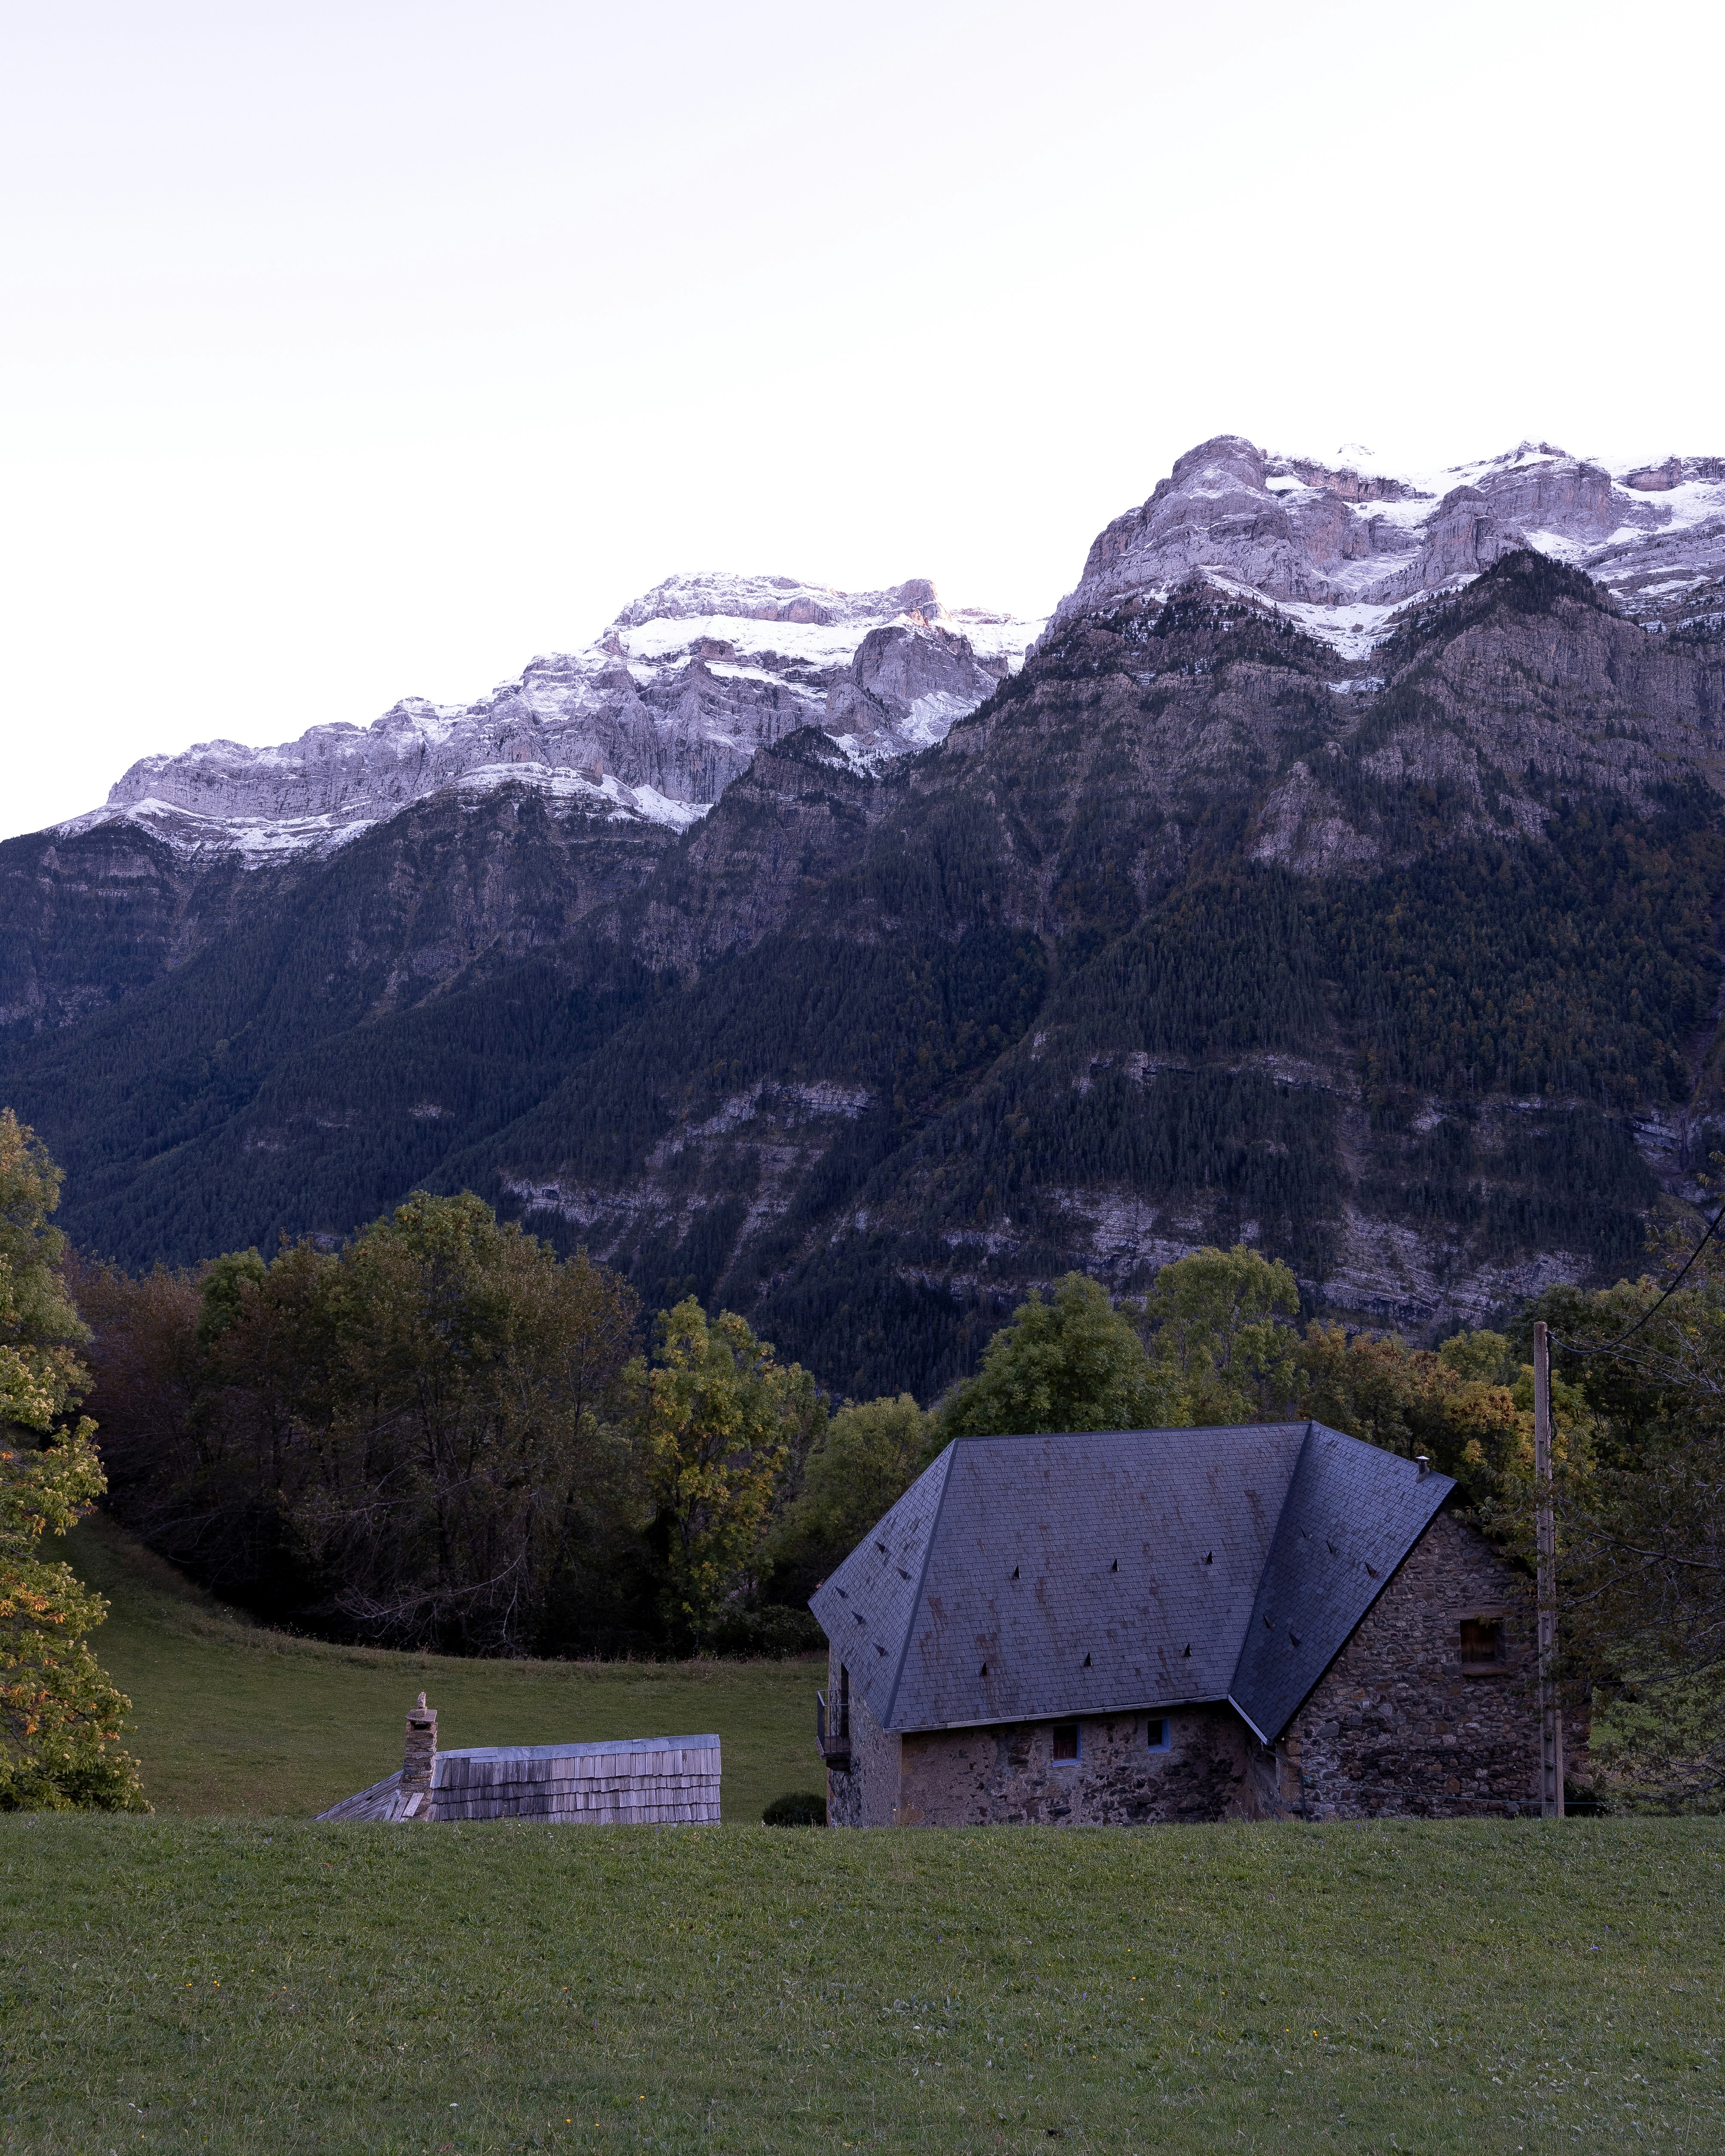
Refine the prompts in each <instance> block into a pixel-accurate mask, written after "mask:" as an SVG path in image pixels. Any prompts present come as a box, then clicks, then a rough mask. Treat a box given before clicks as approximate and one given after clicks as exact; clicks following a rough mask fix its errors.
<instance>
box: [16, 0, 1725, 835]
mask: <svg viewBox="0 0 1725 2156" xmlns="http://www.w3.org/2000/svg"><path fill="white" fill-rule="evenodd" d="M1718 21H1719V16H1718V12H1717V9H1715V8H1702V7H1699V6H1681V5H1678V6H1672V5H1666V6H1664V7H1661V8H1627V7H1625V6H1622V5H1620V4H1614V5H1612V6H1610V7H1601V6H1592V5H1578V4H1574V0H1568V4H1563V5H1553V6H1548V5H1544V4H1534V0H1520V3H1518V0H1491V4H1486V5H1477V6H1476V5H1471V4H1464V5H1447V6H1446V5H1441V4H1440V5H1435V6H1431V5H1428V6H1425V7H1420V8H1414V7H1411V6H1406V5H1403V6H1395V5H1385V4H1384V0H1373V3H1372V4H1369V5H1353V4H1309V5H1301V4H1300V0H1274V4H1267V5H1266V4H1260V0H1235V4H1227V0H1212V4H1209V5H1199V6H1194V5H1193V4H1191V0H1178V4H1174V5H1170V4H1167V0H1134V4H1131V5H1114V4H1097V5H1085V4H1082V0H1078V4H1068V5H1066V6H1065V7H1055V6H1053V5H1049V4H1044V5H1041V6H1034V7H1033V6H1027V5H1020V4H1018V0H991V4H988V5H972V4H968V3H967V4H943V0H917V4H915V5H901V4H898V0H884V4H880V0H877V4H875V5H874V6H871V7H869V8H858V7H855V6H845V7H830V6H820V5H811V4H806V0H805V4H803V5H800V6H789V5H782V4H778V0H741V3H740V4H733V5H728V6H727V5H724V4H713V0H706V4H702V5H699V6H696V5H692V4H687V0H659V4H654V0H634V4H632V5H629V6H627V7H619V5H617V4H616V0H608V4H605V5H603V6H600V5H590V4H587V0H560V4H535V0H484V4H483V5H480V4H476V0H459V3H458V0H340V4H339V5H334V4H324V0H295V4H294V5H293V6H291V7H288V6H283V5H280V4H277V5H270V6H265V5H262V4H256V3H255V0H219V4H181V3H180V0H145V4H139V0H114V4H86V0H55V4H54V5H53V6H52V7H43V6H41V5H39V4H31V5H28V6H25V5H21V4H13V0H0V24H3V31H4V38H3V49H0V187H3V191H4V193H3V208H0V305H3V307H4V310H5V316H6V320H5V323H4V335H3V337H0V377H3V379H0V456H3V473H0V479H3V485H0V548H3V557H0V593H3V605H4V621H3V636H0V728H3V745H4V755H3V757H0V834H5V833H9V832H15V831H19V830H28V829H35V828H38V827H39V826H40V825H42V824H45V823H47V822H49V821H50V820H53V819H58V818H59V817H62V816H65V815H69V814H74V813H75V812H76V811H78V810H80V809H83V808H89V807H91V806H93V805H94V804H95V803H96V802H97V801H99V800H100V798H102V796H103V795H104V793H105V792H106V790H107V788H108V786H109V784H110V783H111V782H112V780H113V779H114V778H116V777H117V776H118V775H119V773H120V772H121V770H122V769H123V768H124V767H126V765H127V764H128V763H130V762H131V761H132V760H133V759H134V758H135V757H138V756H140V755H142V754H144V753H146V752H149V751H151V750H157V749H178V748H182V747H185V746H186V745H187V743H189V742H193V741H198V740H204V739H208V737H211V736H213V735H223V734H225V735H228V736H230V737H234V738H237V739H239V740H242V741H253V742H269V741H277V740H282V739H285V738H288V737H291V736H293V735H295V734H297V733H299V732H300V731H302V730H303V729H304V728H305V726H310V725H313V724H316V723H317V722H319V721H325V720H330V719H347V720H352V721H357V722H359V723H362V724H363V723H367V722H368V721H370V720H372V718H374V717H375V716H377V714H378V713H379V712H380V711H383V710H384V709H385V708H386V707H387V706H388V705H389V704H391V703H392V702H393V701H394V700H395V699H396V698H397V697H398V696H402V695H403V694H408V693H413V694H419V695H424V696H432V697H435V698H438V699H439V700H449V701H454V700H465V699H466V698H468V697H470V696H474V695H475V694H477V693H479V692H480V691H481V690H484V689H485V688H487V687H489V686H490V685H491V684H492V683H493V682H494V681H496V680H500V679H501V678H503V677H505V676H506V675H512V674H515V673H517V672H518V671H519V670H520V669H521V665H523V664H524V662H525V661H526V660H527V659H528V658H529V657H530V656H531V654H533V653H534V652H536V651H543V650H552V649H560V648H567V647H569V646H572V645H574V644H580V643H583V642H585V641H586V639H588V637H590V636H592V635H593V634H595V633H596V631H597V630H598V629H599V628H600V627H602V626H603V624H604V623H605V622H606V621H608V619H610V618H611V616H612V615H613V614H614V613H615V612H616V611H617V609H618V608H619V606H621V605H622V604H623V603H624V602H625V601H626V600H628V599H629V598H631V597H632V596H633V595H634V593H637V592H639V591H641V590H643V589H644V588H647V587H648V586H649V585H651V584H653V583H657V582H658V581H659V579H660V577H664V576H665V575H667V574H668V573H670V572H671V571H673V570H675V569H680V568H693V567H734V568H739V569H745V570H765V571H771V572H780V573H787V574H793V575H797V576H803V577H816V578H819V579H822V580H824V581H826V582H829V583H836V584H839V585H841V586H866V585H876V584H881V583H888V582H896V581H898V580H900V579H901V578H903V577H908V576H913V575H915V576H932V577H935V578H936V579H937V582H938V583H940V585H941V587H942V592H943V593H944V594H945V596H946V597H947V599H948V600H949V602H957V603H966V602H970V603H992V604H1000V605H1007V606H1011V607H1013V608H1016V609H1018V610H1019V611H1020V612H1026V613H1029V612H1040V611H1042V610H1044V609H1045V608H1047V607H1048V606H1049V605H1050V603H1052V601H1053V600H1054V599H1055V598H1057V597H1058V596H1059V594H1060V593H1061V592H1062V591H1063V590H1065V588H1067V587H1069V586H1070V584H1071V583H1073V582H1074V581H1075V580H1076V576H1077V573H1078V571H1079V568H1080V566H1081V563H1082V561H1083V557H1084V552H1085V549H1086V546H1087V545H1088V543H1089V542H1090V539H1091V536H1092V534H1093V533H1094V532H1095V531H1096V529H1097V527H1098V526H1100V525H1101V524H1102V523H1103V522H1105V521H1106V520H1107V518H1109V517H1110V516H1114V515H1116V514H1117V512H1118V511H1121V510H1122V509H1123V508H1125V507H1127V506H1128V505H1130V504H1131V503H1133V502H1135V501H1138V500H1142V498H1143V497H1144V496H1145V495H1147V493H1148V492H1149V491H1150V489H1151V488H1152V486H1153V485H1154V484H1155V482H1156V480H1157V479H1158V477H1160V475H1162V474H1163V472H1164V471H1165V470H1167V468H1168V465H1169V464H1170V462H1171V461H1172V459H1173V458H1174V457H1175V456H1177V455H1178V454H1179V453H1180V451H1181V450H1183V449H1186V448H1188V447H1189V446H1190V445H1191V444H1194V442H1197V441H1199V440H1202V439H1204V438H1205V437H1206V436H1208V435H1209V434H1217V433H1220V432H1224V431H1230V432H1239V433H1244V434H1250V435H1251V436H1252V437H1253V438H1254V439H1256V440H1258V441H1260V443H1262V444H1265V445H1266V447H1271V448H1276V449H1311V450H1314V451H1317V452H1318V453H1320V454H1322V453H1325V452H1328V451H1332V450H1333V449H1335V448H1336V447H1337V444H1340V443H1342V442H1343V441H1359V442H1363V443H1365V444H1369V445H1370V446H1371V447H1373V449H1377V450H1378V451H1379V452H1380V453H1389V454H1398V455H1404V456H1405V457H1406V458H1408V459H1409V460H1410V461H1412V460H1414V459H1418V460H1420V461H1425V462H1431V461H1439V460H1441V461H1450V460H1452V459H1458V458H1461V457H1462V456H1465V455H1472V454H1485V453H1489V452H1491V451H1493V450H1496V449H1500V448H1503V447H1507V446H1509V445H1511V444H1513V443H1514V442H1516V441H1517V440H1519V439H1522V437H1523V436H1526V435H1532V436H1543V437H1544V438H1546V439H1551V440H1553V441H1557V442H1560V443H1562V444H1564V445H1566V446H1567V447H1568V448H1570V449H1574V450H1577V451H1583V452H1592V453H1594V454H1613V453H1618V452H1621V453H1625V454H1640V453H1644V452H1645V454H1650V455H1651V454H1664V453H1665V452H1666V451H1667V450H1668V449H1674V448H1675V449H1682V450H1687V451H1692V452H1700V451H1706V452H1712V453H1714V454H1720V453H1725V413H1722V412H1721V409H1720V402H1721V400H1720V388H1719V385H1720V382H1721V380H1722V377H1725V367H1722V362H1721V354H1720V346H1719V339H1718V331H1719V328H1720V302H1719V297H1718V294H1719V286H1720V275H1719V259H1720V247H1721V242H1720V239H1719V234H1720V230H1721V217H1720V212H1721V207H1722V203H1721V196H1722V191H1725V189H1722V178H1721V163H1720V158H1719V146H1718V133H1717V113H1716V111H1715V110H1713V106H1714V103H1715V100H1716V92H1717V84H1718V81H1719V79H1720V78H1719V68H1720V62H1721V59H1722V58H1725V53H1722V49H1721V43H1722V41H1721V34H1720V31H1719V29H1718V28H1717V24H1718Z"/></svg>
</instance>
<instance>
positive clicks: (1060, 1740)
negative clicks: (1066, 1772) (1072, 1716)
mask: <svg viewBox="0 0 1725 2156" xmlns="http://www.w3.org/2000/svg"><path fill="white" fill-rule="evenodd" d="M1054 1755H1055V1758H1056V1759H1076V1758H1078V1756H1079V1750H1078V1724H1077V1723H1076V1722H1055V1726H1054Z"/></svg>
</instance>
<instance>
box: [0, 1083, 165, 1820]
mask: <svg viewBox="0 0 1725 2156" xmlns="http://www.w3.org/2000/svg"><path fill="white" fill-rule="evenodd" d="M58 1198H59V1171H58V1170H57V1169H56V1168H55V1167H54V1163H52V1162H51V1161H50V1160H49V1158H48V1155H47V1153H46V1152H45V1150H44V1148H43V1147H42V1146H41V1145H40V1144H39V1142H37V1140H36V1139H35V1137H34V1136H33V1133H32V1132H29V1131H28V1130H27V1129H25V1128H24V1127H23V1126H22V1125H21V1124H20V1123H19V1122H18V1118H17V1117H16V1116H14V1115H13V1112H12V1111H11V1110H10V1109H7V1110H5V1111H0V1809H4V1810H8V1811H17V1810H43V1811H49V1810H54V1811H58V1810H68V1809H73V1808H74V1807H78V1806H90V1807H94V1808H95V1809H100V1810H104V1811H141V1810H143V1809H147V1808H146V1805H145V1803H144V1799H143V1794H142V1791H141V1788H140V1785H139V1781H138V1772H137V1763H136V1761H135V1760H133V1759H131V1758H129V1757H128V1756H127V1755H126V1753H124V1752H122V1751H121V1750H120V1749H119V1748H118V1746H117V1743H116V1740H117V1738H119V1735H120V1724H121V1718H122V1717H123V1716H124V1715H125V1714H126V1711H127V1709H128V1708H129V1707H130V1706H131V1702H130V1701H129V1700H128V1699H127V1698H126V1697H125V1695H124V1694H123V1693H121V1692H119V1691H116V1690H115V1688H114V1686H112V1685H111V1684H110V1683H109V1681H108V1680H107V1678H106V1677H105V1676H104V1675H103V1673H102V1671H101V1669H100V1667H99V1666H98V1665H97V1662H96V1660H95V1655H94V1654H93V1653H92V1652H91V1650H90V1645H89V1643H88V1637H87V1635H89V1634H90V1632H92V1631H93V1630H95V1627H96V1626H97V1625H100V1623H101V1621H102V1619H103V1617H104V1616H105V1614H106V1612H107V1605H106V1604H105V1602H104V1601H103V1600H102V1599H101V1597H100V1595H96V1594H90V1592H89V1590H88V1589H86V1588H85V1587H84V1586H82V1585H81V1584H80V1582H79V1580H78V1579H77V1578H76V1577H75V1576H74V1573H73V1571H72V1568H71V1567H70V1566H69V1565H66V1564H55V1563H46V1562H44V1559H43V1558H42V1555H41V1538H42V1536H43V1534H44V1532H50V1531H51V1532H54V1533H55V1534H59V1533H63V1532H64V1531H65V1529H66V1528H68V1527H71V1526H72V1525H73V1524H74V1522H76V1521H78V1520H79V1519H80V1518H82V1517H83V1516H84V1514H85V1512H88V1511H89V1509H90V1506H91V1505H92V1504H93V1503H94V1501H95V1499H96V1498H97V1497H99V1496H100V1495H101V1494H102V1491H103V1490H104V1488H105V1482H104V1480H103V1476H102V1469H101V1462H100V1460H99V1458H98V1457H97V1455H96V1450H95V1441H94V1440H95V1424H94V1423H92V1422H91V1421H90V1419H88V1418H87V1417H85V1416H78V1415H75V1414H74V1409H75V1407H76V1405H77V1403H78V1400H79V1398H80V1392H81V1389H82V1387H83V1385H84V1383H85V1374H86V1373H85V1371H84V1369H83V1368H82V1366H81V1364H80V1362H79V1360H78V1358H77V1353H76V1348H77V1345H78V1343H79V1342H80V1341H81V1340H82V1338H83V1337H84V1327H83V1325H82V1324H81V1322H80V1320H79V1317H78V1314H77V1312H76V1311H75V1310H74V1307H73V1306H72V1304H71V1302H70V1301H69V1298H68V1296H67V1295H66V1292H65V1289H64V1284H63V1282H62V1281H61V1278H60V1275H59V1260H60V1259H61V1257H62V1255H63V1254H64V1245H63V1242H62V1240H61V1238H60V1237H59V1235H58V1234H57V1232H56V1231H55V1230H54V1228H53V1227H52V1226H51V1225H50V1224H49V1214H51V1213H52V1212H53V1210H54V1205H55V1203H56V1201H57V1199H58ZM27 1447H28V1450H27V1449H26V1448H27Z"/></svg>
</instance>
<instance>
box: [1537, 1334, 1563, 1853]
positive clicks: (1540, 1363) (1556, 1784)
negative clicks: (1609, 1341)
mask: <svg viewBox="0 0 1725 2156" xmlns="http://www.w3.org/2000/svg"><path fill="white" fill-rule="evenodd" d="M1533 1505H1534V1513H1533V1519H1534V1536H1535V1542H1536V1545H1537V1548H1538V1567H1537V1569H1536V1573H1535V1578H1536V1582H1537V1584H1538V1598H1539V1815H1540V1817H1541V1818H1542V1819H1562V1817H1563V1710H1562V1708H1561V1707H1559V1705H1558V1689H1557V1682H1556V1670H1557V1661H1558V1523H1557V1519H1556V1516H1555V1515H1554V1513H1553V1510H1552V1494H1551V1343H1550V1342H1549V1340H1548V1337H1547V1335H1546V1330H1545V1326H1544V1322H1543V1321H1541V1322H1538V1323H1536V1325H1535V1326H1534V1327H1533Z"/></svg>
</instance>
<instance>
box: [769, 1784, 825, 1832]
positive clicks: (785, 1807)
mask: <svg viewBox="0 0 1725 2156" xmlns="http://www.w3.org/2000/svg"><path fill="white" fill-rule="evenodd" d="M826 1823H827V1800H826V1799H825V1798H824V1797H823V1796H819V1795H817V1794H816V1793H815V1792H814V1790H813V1789H793V1790H792V1792H791V1794H789V1796H788V1797H775V1798H774V1799H773V1802H772V1803H771V1804H768V1807H767V1809H766V1810H765V1811H764V1812H762V1815H761V1824H762V1826H824V1825H826Z"/></svg>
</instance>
